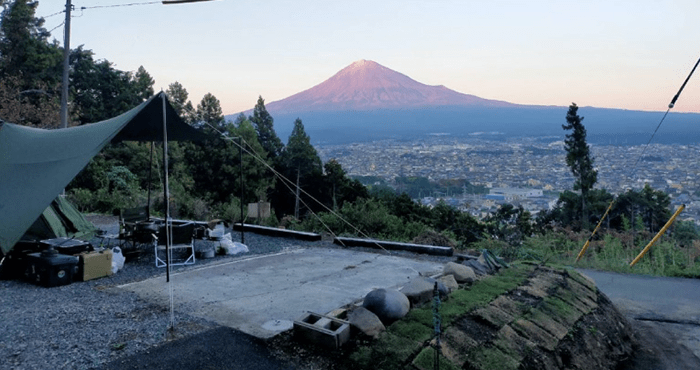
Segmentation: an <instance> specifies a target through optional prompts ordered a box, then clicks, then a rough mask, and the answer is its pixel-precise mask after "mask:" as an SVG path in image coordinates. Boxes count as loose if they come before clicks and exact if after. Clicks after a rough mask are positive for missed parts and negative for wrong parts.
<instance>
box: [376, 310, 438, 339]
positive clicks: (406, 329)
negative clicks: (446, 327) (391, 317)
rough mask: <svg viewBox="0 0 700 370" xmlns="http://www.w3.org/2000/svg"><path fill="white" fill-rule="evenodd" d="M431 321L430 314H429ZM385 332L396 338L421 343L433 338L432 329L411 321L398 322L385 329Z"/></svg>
mask: <svg viewBox="0 0 700 370" xmlns="http://www.w3.org/2000/svg"><path fill="white" fill-rule="evenodd" d="M431 319H432V313H431ZM387 331H388V332H389V333H391V334H394V335H396V336H397V337H403V338H407V339H410V340H413V341H416V342H420V343H423V342H425V341H427V340H429V339H430V338H432V337H433V333H434V329H433V328H432V325H431V326H426V325H424V324H423V323H420V322H418V321H413V320H399V321H397V322H395V323H393V324H391V326H389V327H388V328H387Z"/></svg>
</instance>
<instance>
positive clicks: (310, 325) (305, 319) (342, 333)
mask: <svg viewBox="0 0 700 370" xmlns="http://www.w3.org/2000/svg"><path fill="white" fill-rule="evenodd" d="M294 336H295V337H296V338H297V339H300V340H305V341H308V342H310V343H313V344H316V345H320V346H323V347H327V348H331V349H338V348H340V347H341V346H342V345H343V344H345V343H347V341H348V340H350V323H349V322H347V321H345V320H341V319H337V318H335V317H330V316H326V315H321V314H318V313H313V312H307V313H305V314H304V315H302V316H301V317H300V318H299V319H298V320H295V321H294Z"/></svg>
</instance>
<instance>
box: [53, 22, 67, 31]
mask: <svg viewBox="0 0 700 370" xmlns="http://www.w3.org/2000/svg"><path fill="white" fill-rule="evenodd" d="M64 24H66V22H65V21H63V22H61V24H59V25H58V26H56V27H54V28H52V29H51V30H49V33H51V32H53V31H55V30H56V28H58V27H61V26H63V25H64Z"/></svg>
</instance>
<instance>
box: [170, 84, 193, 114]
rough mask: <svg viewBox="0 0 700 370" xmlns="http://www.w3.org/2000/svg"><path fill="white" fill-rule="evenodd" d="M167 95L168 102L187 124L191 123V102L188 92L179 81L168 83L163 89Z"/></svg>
mask: <svg viewBox="0 0 700 370" xmlns="http://www.w3.org/2000/svg"><path fill="white" fill-rule="evenodd" d="M165 93H166V94H167V95H168V99H169V100H170V104H171V105H172V106H173V108H174V109H175V112H177V114H178V115H179V116H180V118H182V120H183V121H185V122H186V123H188V124H192V123H193V122H194V119H195V111H194V108H193V106H192V102H191V101H190V100H189V93H188V92H187V89H185V87H184V86H182V84H181V83H179V82H177V81H175V82H173V83H171V84H170V85H168V89H167V90H165Z"/></svg>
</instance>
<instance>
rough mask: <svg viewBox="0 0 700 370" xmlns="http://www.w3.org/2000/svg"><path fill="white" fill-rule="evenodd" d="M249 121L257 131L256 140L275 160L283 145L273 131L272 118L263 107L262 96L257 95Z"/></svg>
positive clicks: (263, 100)
mask: <svg viewBox="0 0 700 370" xmlns="http://www.w3.org/2000/svg"><path fill="white" fill-rule="evenodd" d="M250 122H252V123H253V126H255V131H256V132H257V133H258V140H259V141H260V144H261V145H262V147H263V149H265V151H266V152H267V153H268V155H269V156H270V158H271V159H272V160H275V159H276V158H277V157H278V156H279V155H280V154H281V153H282V149H283V147H284V145H283V144H282V141H281V140H280V138H279V137H278V136H277V133H275V129H274V119H273V118H272V116H271V115H270V113H268V112H267V109H265V99H263V98H262V96H259V97H258V102H257V103H256V104H255V108H254V109H253V115H252V116H251V117H250Z"/></svg>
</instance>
